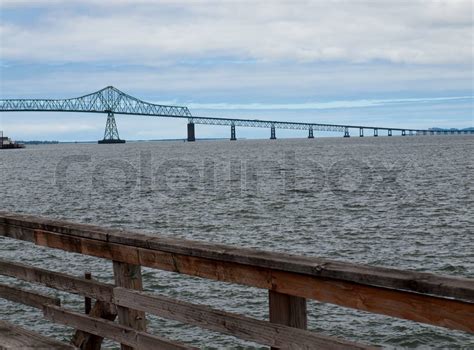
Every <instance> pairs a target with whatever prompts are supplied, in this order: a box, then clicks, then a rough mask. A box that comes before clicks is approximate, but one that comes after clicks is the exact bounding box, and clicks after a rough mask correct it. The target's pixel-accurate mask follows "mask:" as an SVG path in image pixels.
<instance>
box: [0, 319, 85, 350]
mask: <svg viewBox="0 0 474 350" xmlns="http://www.w3.org/2000/svg"><path fill="white" fill-rule="evenodd" d="M20 349H21V350H40V349H42V350H73V349H76V348H75V347H74V346H72V345H68V344H64V343H61V342H59V341H56V340H54V339H50V338H48V337H44V336H42V335H40V334H38V333H35V332H32V331H29V330H26V329H24V328H21V327H18V326H15V325H13V324H11V323H8V322H5V321H1V320H0V350H20Z"/></svg>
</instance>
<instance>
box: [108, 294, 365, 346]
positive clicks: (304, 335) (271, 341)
mask: <svg viewBox="0 0 474 350" xmlns="http://www.w3.org/2000/svg"><path fill="white" fill-rule="evenodd" d="M114 300H115V302H116V303H118V304H120V305H124V306H128V307H131V308H134V309H137V310H143V311H146V312H148V313H151V314H154V315H157V316H160V317H163V318H168V319H172V320H175V321H179V322H183V323H187V324H192V325H195V326H199V327H202V328H206V329H209V330H212V331H216V332H220V333H224V334H229V335H233V336H235V337H238V338H240V339H245V340H249V341H253V342H256V343H259V344H262V345H268V346H274V347H277V348H282V349H307V350H312V349H315V348H324V349H366V348H369V347H367V346H365V345H362V344H355V343H352V342H349V341H343V340H338V339H335V338H332V337H328V336H324V335H320V334H317V333H314V332H310V331H305V330H302V329H296V328H292V327H287V326H284V325H279V324H272V323H270V322H268V321H262V320H256V319H253V318H250V317H246V316H242V315H237V314H233V313H229V312H225V311H219V310H214V309H212V308H210V307H208V306H204V305H196V304H191V303H187V302H183V301H178V300H174V299H171V298H168V297H165V296H158V295H147V294H145V293H143V292H137V291H132V290H128V289H124V288H119V287H117V288H115V289H114Z"/></svg>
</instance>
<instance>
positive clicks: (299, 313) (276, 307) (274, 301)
mask: <svg viewBox="0 0 474 350" xmlns="http://www.w3.org/2000/svg"><path fill="white" fill-rule="evenodd" d="M268 306H269V315H270V322H272V323H278V324H283V325H286V326H290V327H295V328H300V329H306V328H307V326H308V321H307V316H306V299H305V298H300V297H295V296H293V295H288V294H282V293H278V292H275V291H273V290H269V291H268Z"/></svg>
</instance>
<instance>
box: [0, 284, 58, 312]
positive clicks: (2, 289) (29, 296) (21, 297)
mask: <svg viewBox="0 0 474 350" xmlns="http://www.w3.org/2000/svg"><path fill="white" fill-rule="evenodd" d="M0 298H3V299H7V300H10V301H13V302H15V303H19V304H23V305H28V306H32V307H35V308H37V309H42V308H43V306H44V305H48V304H51V305H58V306H59V305H61V300H60V299H59V298H54V297H51V296H49V295H46V294H43V293H39V292H33V291H29V290H26V289H24V288H20V287H13V286H8V285H6V284H0Z"/></svg>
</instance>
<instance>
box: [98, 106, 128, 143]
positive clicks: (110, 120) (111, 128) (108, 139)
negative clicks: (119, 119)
mask: <svg viewBox="0 0 474 350" xmlns="http://www.w3.org/2000/svg"><path fill="white" fill-rule="evenodd" d="M98 143H99V144H107V143H125V140H121V139H120V136H119V133H118V129H117V123H115V116H114V113H113V112H110V111H109V112H107V122H106V123H105V131H104V139H103V140H99V141H98Z"/></svg>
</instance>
